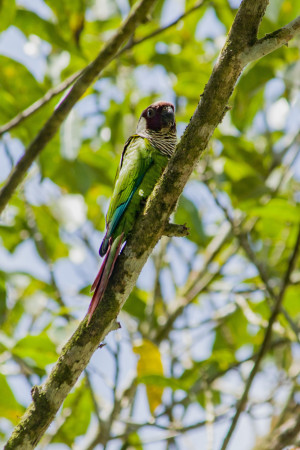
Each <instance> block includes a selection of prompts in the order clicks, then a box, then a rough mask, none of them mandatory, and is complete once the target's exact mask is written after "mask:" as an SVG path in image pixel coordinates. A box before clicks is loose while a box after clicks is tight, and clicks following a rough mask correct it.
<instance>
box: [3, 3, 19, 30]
mask: <svg viewBox="0 0 300 450" xmlns="http://www.w3.org/2000/svg"><path fill="white" fill-rule="evenodd" d="M15 12H16V4H15V0H1V1H0V17H1V20H0V32H1V31H3V30H5V29H6V28H8V27H9V26H10V25H12V22H13V20H14V16H15Z"/></svg>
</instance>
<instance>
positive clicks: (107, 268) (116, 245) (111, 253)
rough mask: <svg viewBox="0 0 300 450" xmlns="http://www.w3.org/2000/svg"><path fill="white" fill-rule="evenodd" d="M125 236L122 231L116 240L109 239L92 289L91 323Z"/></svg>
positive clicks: (89, 311)
mask: <svg viewBox="0 0 300 450" xmlns="http://www.w3.org/2000/svg"><path fill="white" fill-rule="evenodd" d="M123 236H124V233H122V234H121V235H120V236H118V237H117V238H116V239H115V241H114V242H112V239H111V238H110V240H109V246H108V249H107V253H106V256H105V258H104V260H103V263H102V264H101V267H100V270H99V272H98V274H97V276H96V278H95V281H94V283H93V284H92V287H91V291H92V292H93V291H94V294H93V297H92V300H91V303H90V306H89V309H88V317H89V319H88V323H87V324H89V323H90V320H91V318H92V316H93V314H94V312H95V309H96V308H97V306H98V305H99V303H100V301H101V300H102V297H103V294H104V292H105V289H106V286H107V283H108V280H109V278H110V276H111V274H112V271H113V269H114V265H115V262H116V260H117V258H118V256H119V253H120V250H121V246H122V243H123Z"/></svg>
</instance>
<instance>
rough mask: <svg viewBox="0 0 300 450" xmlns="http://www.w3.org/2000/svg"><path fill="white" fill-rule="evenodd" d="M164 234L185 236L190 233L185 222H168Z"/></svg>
mask: <svg viewBox="0 0 300 450" xmlns="http://www.w3.org/2000/svg"><path fill="white" fill-rule="evenodd" d="M163 235H164V236H168V237H174V236H177V237H184V236H188V235H189V229H188V227H187V226H186V225H185V224H184V225H177V224H176V223H167V225H166V226H165V229H164V231H163Z"/></svg>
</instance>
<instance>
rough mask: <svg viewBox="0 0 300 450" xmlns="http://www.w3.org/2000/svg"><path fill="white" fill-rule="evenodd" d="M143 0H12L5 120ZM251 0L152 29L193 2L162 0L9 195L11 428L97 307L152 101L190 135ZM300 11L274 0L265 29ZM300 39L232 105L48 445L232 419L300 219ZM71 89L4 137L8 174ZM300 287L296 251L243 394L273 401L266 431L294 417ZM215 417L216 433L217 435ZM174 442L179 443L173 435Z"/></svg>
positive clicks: (136, 438)
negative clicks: (124, 160) (116, 215)
mask: <svg viewBox="0 0 300 450" xmlns="http://www.w3.org/2000/svg"><path fill="white" fill-rule="evenodd" d="M132 3H133V2H128V1H117V0H85V1H84V0H76V1H74V0H72V1H71V0H63V1H62V0H45V1H40V2H36V3H35V2H28V1H26V2H25V1H22V2H21V1H16V2H14V1H12V0H2V1H1V2H0V13H1V23H0V31H1V35H0V37H1V39H2V42H4V43H5V45H6V46H7V47H8V48H7V50H6V51H4V50H3V49H4V46H3V45H2V47H1V49H2V53H3V54H2V55H0V65H1V71H0V89H1V102H0V122H1V124H5V123H6V122H8V121H9V120H11V119H12V118H13V117H15V116H16V114H18V113H19V112H21V111H22V110H23V109H25V108H27V107H28V106H30V105H31V104H32V103H34V102H35V101H36V100H38V99H39V98H41V97H43V96H44V95H45V94H46V93H47V92H48V91H49V89H51V88H53V87H55V86H57V85H58V84H59V83H60V82H62V81H63V80H65V79H66V78H67V77H68V76H69V75H71V74H73V73H74V72H75V71H77V70H79V69H82V68H84V67H85V65H86V64H87V63H89V62H90V61H91V60H92V58H94V57H95V56H96V55H97V53H98V52H99V50H100V49H101V46H102V45H103V43H105V42H106V41H107V39H108V38H109V37H110V36H111V35H112V34H113V33H114V32H115V30H116V29H117V28H118V26H119V24H120V23H121V21H122V19H123V18H124V17H125V16H126V14H127V13H128V11H129V9H130V7H131V5H132ZM237 3H238V2H235V1H227V0H215V1H214V2H205V1H204V2H203V4H202V5H201V6H199V7H198V8H197V9H196V10H195V11H194V12H192V13H191V14H188V15H187V16H186V17H184V19H183V20H181V21H180V22H179V23H177V24H176V25H174V26H171V27H170V28H168V29H166V30H165V31H163V32H161V33H158V34H156V35H155V36H153V37H151V38H150V39H147V36H148V35H151V34H152V33H153V32H154V31H156V30H158V29H159V28H161V27H162V26H165V25H168V24H170V23H172V21H173V20H176V19H177V18H178V16H179V15H181V14H182V13H184V12H185V11H188V10H189V9H190V8H192V7H193V6H194V4H195V2H194V1H192V0H186V1H185V2H184V1H183V2H171V1H168V0H161V1H159V2H158V3H157V6H156V7H155V8H154V10H153V11H152V15H151V18H149V21H147V22H146V23H144V24H142V25H141V26H140V27H139V28H138V29H137V30H136V33H135V35H134V36H133V40H132V42H133V44H134V43H136V42H137V44H136V45H133V47H132V48H131V49H129V50H126V51H125V52H123V53H122V55H121V56H119V57H118V58H117V59H115V60H114V61H112V62H111V63H110V65H109V66H107V67H106V69H105V70H104V72H103V74H102V77H101V78H100V79H99V80H98V81H96V83H95V84H94V85H93V87H91V88H90V89H89V90H88V92H87V93H86V95H85V96H84V97H83V98H82V99H81V101H80V102H79V103H78V104H77V105H76V106H75V108H74V110H73V111H72V113H71V114H70V115H69V117H68V119H67V120H66V122H65V123H64V124H63V126H62V129H61V131H60V133H59V135H57V136H56V137H55V138H54V139H53V140H52V141H51V142H50V143H49V144H48V146H47V148H46V149H45V150H44V151H43V152H42V154H41V156H40V158H39V160H38V161H36V163H35V164H34V166H33V167H32V169H31V170H30V173H29V174H28V176H27V179H26V180H25V182H24V183H23V184H22V186H20V187H19V189H18V190H17V191H16V193H15V195H14V197H13V199H12V200H11V202H10V204H9V206H8V207H7V208H6V210H5V212H4V214H3V217H2V218H1V222H0V239H1V244H2V248H1V249H0V323H1V327H2V329H1V332H0V352H1V354H0V371H1V375H0V378H1V380H0V398H1V402H0V403H1V407H0V412H1V417H2V418H1V419H0V439H1V440H2V441H3V442H5V441H6V439H7V437H8V435H9V434H10V432H11V430H12V427H13V425H14V424H16V423H17V421H18V417H19V416H20V415H21V414H22V413H23V411H24V408H25V407H26V406H27V405H28V404H29V401H30V389H31V388H32V386H33V385H34V384H41V383H42V382H43V381H44V380H45V379H46V376H47V374H48V373H49V370H50V368H51V365H52V364H53V363H54V362H55V361H56V359H57V357H58V354H59V353H60V351H61V348H62V346H63V344H64V343H65V342H66V340H67V339H68V337H69V336H70V335H71V333H72V332H73V331H74V329H75V328H76V327H77V325H78V323H79V320H80V319H81V318H82V317H83V316H84V314H85V312H86V310H87V307H88V303H89V299H90V297H89V286H90V284H91V282H92V280H93V278H94V275H95V274H96V271H97V267H98V264H99V258H98V254H97V252H98V246H99V243H100V241H101V236H102V235H101V233H100V232H103V229H104V226H105V212H106V209H107V205H108V199H109V197H110V194H111V190H112V186H113V183H114V177H115V172H116V169H117V166H118V162H119V158H120V154H121V152H122V148H123V145H124V142H125V141H126V139H127V137H128V136H129V135H130V134H131V133H132V132H134V130H135V126H136V123H137V120H138V117H139V114H140V112H141V110H142V109H143V108H144V107H146V106H147V105H148V104H150V103H151V102H152V101H155V100H158V99H166V100H170V101H173V102H174V103H175V105H176V115H177V123H178V134H179V137H180V135H181V134H182V132H183V130H184V128H185V126H186V125H187V123H188V122H189V119H190V117H191V115H192V114H193V112H194V110H195V107H196V105H197V103H198V101H199V96H200V94H201V92H202V91H203V89H204V86H205V84H206V83H207V81H208V79H209V76H210V74H211V71H212V68H213V65H214V63H215V61H216V58H217V57H218V54H219V52H220V49H221V48H222V46H223V44H224V42H225V36H226V33H227V32H228V30H229V28H230V26H231V24H232V21H233V18H234V16H235V13H236V9H235V8H236V6H237ZM38 4H39V6H38ZM299 13H300V3H299V2H297V1H296V0H293V1H292V0H271V2H270V5H269V7H268V10H267V13H266V16H265V18H264V19H263V22H262V25H261V28H260V35H261V36H263V35H264V34H265V33H269V32H272V31H274V30H275V29H277V28H278V27H280V26H283V25H284V24H286V23H287V22H289V21H291V20H293V19H294V18H295V17H296V16H297V15H298V14H299ZM7 33H11V34H7ZM8 36H10V37H9V38H8ZM14 36H15V37H14ZM17 37H18V39H22V42H23V48H19V49H18V53H15V52H14V51H11V52H10V51H9V48H10V46H11V48H13V47H14V42H10V41H9V39H12V41H13V39H17ZM144 38H146V39H145V40H144V41H143V42H141V43H138V41H139V40H140V39H144ZM18 42H19V41H18ZM299 45H300V43H299V39H298V40H297V39H294V40H292V41H291V42H290V44H289V47H288V48H286V47H284V48H281V49H279V50H277V51H276V52H274V53H271V54H270V55H268V56H266V57H265V58H263V59H261V60H259V61H257V62H254V63H252V64H251V65H250V66H249V67H247V68H246V70H245V71H244V73H243V74H242V76H241V78H240V80H239V83H238V85H237V88H236V89H235V92H234V93H233V96H232V98H231V102H230V103H231V105H230V106H231V107H232V108H231V110H230V111H229V112H228V113H227V115H226V117H225V118H224V120H223V123H222V124H221V125H220V126H219V127H218V129H217V130H216V132H215V134H214V138H213V139H212V140H211V143H210V145H209V149H208V150H207V152H206V153H205V155H203V158H202V159H201V161H200V162H199V164H198V166H197V168H196V169H195V171H194V172H193V175H192V178H191V180H190V182H189V183H188V185H187V186H186V188H185V191H184V193H183V195H182V197H181V199H180V200H179V202H178V207H177V210H176V213H175V214H174V216H175V221H176V222H177V223H186V224H187V226H188V227H189V228H190V235H189V236H188V237H187V238H182V239H179V238H176V239H172V240H170V239H166V238H164V239H162V241H161V242H160V244H159V245H158V246H157V248H156V249H155V251H154V253H153V256H152V257H151V260H150V262H149V263H148V264H147V266H146V268H145V271H144V272H143V274H142V275H141V277H140V280H139V283H138V285H137V287H135V288H134V290H133V292H132V294H131V295H130V297H129V299H128V301H127V302H126V304H125V306H124V309H123V312H122V313H121V315H120V321H121V323H122V330H120V331H118V332H116V333H114V335H113V334H111V335H109V337H108V338H107V340H106V343H107V346H105V347H104V348H103V349H102V350H101V351H99V352H96V355H95V356H94V358H93V360H92V362H91V363H90V365H89V367H88V368H87V371H86V373H85V374H84V375H83V376H82V379H80V381H79V382H78V384H77V386H76V387H75V389H74V391H73V392H72V393H71V394H70V395H69V396H68V397H67V399H66V400H65V402H64V405H63V407H62V409H61V411H60V412H59V414H58V416H57V418H56V419H55V421H54V424H53V426H52V427H51V428H50V429H49V431H48V432H47V433H46V435H45V437H44V439H43V440H42V442H41V444H40V447H39V448H41V449H42V448H47V449H48V448H49V449H51V448H52V444H53V448H58V447H57V444H61V445H63V447H61V448H75V447H74V446H76V448H81V449H91V448H94V447H96V446H97V445H98V448H100V447H99V446H101V445H103V446H105V445H106V444H107V443H108V444H107V447H105V448H108V449H110V448H111V449H114V448H122V449H129V448H136V449H142V448H147V449H151V448H157V447H156V445H157V439H158V438H157V436H158V437H159V439H161V445H162V447H160V448H182V449H184V448H187V447H188V446H189V444H188V443H187V441H185V440H184V439H185V438H184V436H185V433H186V434H188V433H189V432H190V431H191V430H193V434H191V435H190V436H189V435H188V436H187V439H190V441H189V442H191V441H192V442H193V443H195V445H196V447H195V448H199V447H197V443H199V440H200V439H201V442H202V443H203V446H205V442H206V441H205V439H206V437H205V432H204V429H203V423H204V422H203V421H204V420H205V417H208V415H210V417H213V419H212V421H216V424H215V427H218V426H219V425H218V420H219V418H222V420H223V424H224V421H225V423H226V424H229V421H228V419H229V417H230V416H232V414H233V412H234V410H235V406H236V404H237V402H238V400H239V396H240V394H241V392H242V391H243V386H244V380H245V379H247V376H248V374H249V370H250V368H251V367H252V362H251V361H252V360H253V358H254V356H255V354H256V353H257V351H258V349H259V348H260V345H261V343H262V340H263V336H264V331H265V329H266V327H267V325H268V319H269V316H270V308H271V306H272V304H273V303H274V298H270V292H269V290H268V289H267V288H266V286H265V284H264V282H263V281H262V278H261V276H260V274H259V270H260V267H263V269H264V272H265V274H266V277H267V279H268V282H269V284H270V286H271V287H272V289H273V290H274V292H275V294H276V295H277V294H278V292H279V289H280V285H281V282H282V279H283V277H284V274H285V271H286V269H287V264H288V260H289V258H290V255H291V252H292V251H293V247H294V243H295V239H296V234H297V228H298V226H299V222H300V205H299V202H300V196H299V187H300V157H299V149H300V138H299V126H300V120H299V117H300V93H299V80H300V64H299ZM17 55H19V56H17ZM14 58H15V59H14ZM63 95H64V94H61V96H60V97H59V96H57V97H54V98H53V99H52V100H51V101H50V102H48V103H47V104H45V105H44V107H43V108H42V109H40V110H39V111H38V112H37V113H35V114H34V115H32V116H30V117H29V118H28V119H26V120H25V121H22V122H20V124H19V125H18V126H16V127H15V128H13V129H11V130H10V131H9V133H6V134H5V135H3V136H2V137H1V142H0V152H1V165H0V177H1V178H0V180H1V182H4V181H5V179H6V177H7V176H8V174H9V171H10V169H11V167H12V164H14V163H15V162H16V161H17V160H18V158H19V157H20V154H21V153H22V152H23V151H24V149H25V148H26V146H27V145H28V143H29V142H30V141H31V140H32V139H33V138H34V137H35V136H36V134H37V133H38V131H39V129H40V128H41V126H42V125H43V123H44V122H45V120H46V118H47V117H49V115H50V114H51V112H52V111H53V109H54V108H55V105H57V103H58V102H59V101H60V98H62V97H63ZM228 219H231V221H234V222H235V226H236V227H237V228H238V229H239V232H240V234H239V235H240V236H243V237H244V238H245V239H246V242H247V243H248V245H249V247H250V249H251V250H252V253H251V255H250V254H249V253H247V252H246V251H245V248H244V247H243V245H242V243H241V241H240V239H239V238H238V237H234V233H233V232H232V231H230V226H229V227H228ZM229 222H230V220H229ZM226 223H227V228H224V224H226ZM224 230H225V231H224ZM228 230H229V231H228ZM236 236H237V235H236ZM299 297H300V266H299V262H298V263H297V266H296V268H295V270H294V273H293V275H292V277H291V283H290V285H289V286H288V287H287V289H286V293H285V299H284V304H283V305H284V312H283V314H281V315H280V316H279V318H278V322H277V323H276V325H275V327H274V333H273V340H272V342H271V346H270V349H269V351H268V354H267V357H266V358H265V360H264V363H263V365H262V366H261V368H260V374H261V375H263V376H262V377H261V379H260V380H258V381H257V384H256V387H257V391H256V389H255V388H254V389H253V392H252V391H251V396H250V399H249V404H248V407H247V410H246V414H247V416H248V418H249V419H251V420H252V421H253V423H255V421H256V422H257V420H258V419H259V418H260V417H261V415H262V411H264V412H263V414H265V411H266V409H260V405H263V406H261V407H262V408H263V407H266V405H267V406H268V417H267V418H265V419H264V424H265V433H266V432H267V430H268V427H269V426H270V424H271V423H272V426H274V423H276V417H278V416H280V417H281V419H280V420H281V423H282V422H284V420H285V416H284V414H285V411H287V410H288V408H287V403H286V402H288V401H290V400H289V399H292V400H293V401H296V400H295V399H296V396H297V395H298V394H299V392H298V393H297V391H299V384H297V383H298V381H299V380H298V379H297V374H298V373H299V368H297V363H296V355H297V354H299V343H298V341H297V337H296V335H295V330H296V331H297V330H299V327H300V302H299ZM138 340H139V341H140V342H142V345H140V346H137V344H136V342H137V341H138ZM141 340H142V341H141ZM135 353H137V355H139V356H137V355H136V354H135ZM263 380H266V381H263ZM18 386H19V387H18ZM144 386H146V394H145V390H144ZM25 392H26V394H25ZM256 392H260V395H257V394H256ZM262 393H263V394H262ZM146 395H147V399H146ZM297 398H299V397H297ZM147 403H148V404H149V408H148V407H147V406H145V405H146V404H147ZM207 412H209V413H207ZM207 414H208V415H207ZM274 421H275V422H274ZM149 428H150V432H149ZM158 431H160V433H161V434H156V433H157V432H158ZM168 433H171V435H172V436H171V438H169V437H168V436H170V435H169V434H168ZM176 433H178V436H177V435H176ZM249 433H250V434H251V438H252V441H251V439H250V438H249V439H248V441H249V442H248V444H249V446H248V447H247V448H246V447H244V449H245V450H247V449H250V448H251V445H254V443H255V442H254V441H255V436H254V435H253V430H252V428H251V431H250V432H249ZM219 435H220V436H221V433H216V437H215V439H216V442H215V444H214V448H219V447H220V441H218V439H221V438H220V437H219ZM176 436H177V437H176ZM237 436H241V435H239V430H238V431H237ZM242 439H243V442H244V437H242ZM144 442H145V443H147V447H144V444H143V443H144ZM151 442H152V446H151ZM174 442H175V444H176V445H177V447H176V446H175V447H171V445H173V444H174ZM54 444H55V445H56V447H54ZM175 444H174V445H175ZM163 445H164V446H163ZM168 445H170V446H169V447H168ZM203 448H204V447H203ZM239 448H240V447H239Z"/></svg>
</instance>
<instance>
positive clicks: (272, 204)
mask: <svg viewBox="0 0 300 450" xmlns="http://www.w3.org/2000/svg"><path fill="white" fill-rule="evenodd" d="M249 215H251V216H255V217H256V216H257V217H260V218H266V219H274V220H276V221H279V222H283V223H286V222H292V223H299V222H300V206H299V205H295V204H292V203H291V202H290V201H289V200H287V199H283V198H274V199H272V200H270V201H269V203H267V204H266V205H261V206H257V207H255V208H252V209H251V210H250V211H249Z"/></svg>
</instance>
